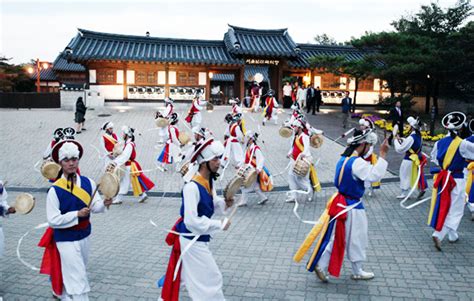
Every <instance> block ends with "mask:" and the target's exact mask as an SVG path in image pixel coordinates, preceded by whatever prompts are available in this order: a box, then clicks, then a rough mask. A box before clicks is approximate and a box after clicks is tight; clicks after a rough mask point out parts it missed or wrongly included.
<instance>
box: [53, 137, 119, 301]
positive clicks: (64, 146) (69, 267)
mask: <svg viewBox="0 0 474 301" xmlns="http://www.w3.org/2000/svg"><path fill="white" fill-rule="evenodd" d="M82 153H83V150H82V146H81V145H80V144H79V143H78V142H76V141H72V140H65V141H62V142H60V143H58V144H57V145H56V146H55V148H54V149H53V152H52V157H53V159H54V161H55V162H56V163H58V164H60V165H61V170H62V176H61V178H60V179H58V180H57V181H56V182H55V183H54V184H53V186H52V187H51V188H50V189H49V191H48V195H47V197H46V216H47V219H48V224H49V226H50V227H51V228H52V229H53V233H54V234H53V235H54V241H55V243H56V246H57V249H58V251H59V255H60V258H61V272H62V279H63V290H62V295H61V300H89V297H88V293H89V291H90V286H89V281H88V278H87V272H86V265H87V259H88V256H89V245H90V242H89V235H90V233H91V225H90V221H89V218H90V213H91V212H92V213H99V212H104V211H105V207H108V206H109V205H110V204H111V203H112V200H110V199H106V200H104V201H103V200H102V199H101V197H100V196H99V194H98V193H96V195H95V196H94V198H93V199H92V200H91V197H92V195H93V191H94V190H95V188H96V184H95V182H94V181H93V180H91V179H89V178H87V177H84V176H79V175H77V173H76V172H77V168H78V165H79V159H80V158H81V157H82Z"/></svg>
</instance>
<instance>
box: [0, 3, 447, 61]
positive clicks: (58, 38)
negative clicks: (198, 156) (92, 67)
mask: <svg viewBox="0 0 474 301" xmlns="http://www.w3.org/2000/svg"><path fill="white" fill-rule="evenodd" d="M438 2H439V3H440V5H441V6H442V7H449V6H452V5H454V4H455V2H456V1H453V0H449V1H448V0H441V1H438ZM429 3H430V1H428V0H384V1H380V0H360V1H351V0H331V1H328V0H325V1H320V0H313V1H309V0H308V1H304V0H303V1H300V0H297V1H267V0H260V1H248V0H239V1H222V0H220V1H189V0H188V1H185V0H177V1H159V0H149V1H144V0H140V1H117V0H94V1H91V0H86V1H77V0H69V1H42V0H38V1H24V0H0V21H1V31H0V55H5V56H6V57H8V58H10V57H11V58H13V59H12V62H14V63H25V62H28V61H29V60H30V59H32V58H40V60H45V61H54V59H55V58H56V56H57V55H58V53H59V52H60V51H61V50H63V49H64V47H65V46H66V45H67V43H68V42H69V41H70V40H71V38H73V37H74V36H75V35H76V33H77V28H83V29H89V30H95V31H102V32H110V33H120V34H132V35H145V32H146V31H149V32H150V33H151V36H155V37H172V38H195V39H218V40H221V39H222V38H223V36H224V33H225V32H226V31H227V24H232V25H236V26H241V27H250V28H258V29H272V28H288V30H289V33H290V35H291V36H292V37H293V39H294V40H295V42H297V43H308V42H312V40H313V37H314V36H315V35H317V34H322V33H326V34H328V35H329V36H332V37H334V38H335V39H336V40H338V41H341V42H343V41H346V40H349V39H350V38H351V36H360V35H361V34H363V33H364V32H365V31H375V32H377V31H382V30H391V29H392V28H391V26H390V22H391V21H393V20H395V19H397V18H399V17H400V16H401V15H406V14H409V13H412V12H416V11H418V10H419V8H420V5H422V4H429Z"/></svg>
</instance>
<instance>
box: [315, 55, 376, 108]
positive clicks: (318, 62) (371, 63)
mask: <svg viewBox="0 0 474 301" xmlns="http://www.w3.org/2000/svg"><path fill="white" fill-rule="evenodd" d="M309 62H310V65H311V67H312V68H317V69H319V70H321V71H322V72H323V73H332V74H334V75H343V74H346V75H349V76H350V78H354V81H355V89H354V102H353V106H352V111H355V108H356V104H357V91H358V89H359V82H360V81H361V80H363V79H366V78H367V77H368V76H370V75H371V74H372V70H373V69H374V68H375V67H376V64H377V62H376V61H375V60H374V59H373V58H372V57H365V58H363V59H361V60H348V59H346V57H344V56H330V55H319V56H314V57H311V58H310V59H309ZM348 84H349V83H348Z"/></svg>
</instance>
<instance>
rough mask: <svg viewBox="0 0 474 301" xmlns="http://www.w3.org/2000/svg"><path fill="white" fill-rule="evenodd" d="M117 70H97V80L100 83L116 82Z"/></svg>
mask: <svg viewBox="0 0 474 301" xmlns="http://www.w3.org/2000/svg"><path fill="white" fill-rule="evenodd" d="M115 73H116V72H115V70H97V81H98V82H99V83H114V84H115Z"/></svg>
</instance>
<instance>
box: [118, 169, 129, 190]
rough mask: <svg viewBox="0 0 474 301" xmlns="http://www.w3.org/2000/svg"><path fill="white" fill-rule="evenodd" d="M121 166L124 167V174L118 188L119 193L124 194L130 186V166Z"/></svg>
mask: <svg viewBox="0 0 474 301" xmlns="http://www.w3.org/2000/svg"><path fill="white" fill-rule="evenodd" d="M121 168H125V174H124V176H123V178H122V180H120V190H119V194H122V195H125V194H127V193H128V190H129V188H130V184H131V182H130V166H122V167H121Z"/></svg>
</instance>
